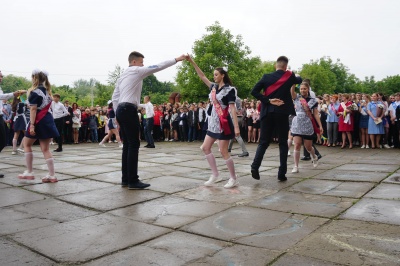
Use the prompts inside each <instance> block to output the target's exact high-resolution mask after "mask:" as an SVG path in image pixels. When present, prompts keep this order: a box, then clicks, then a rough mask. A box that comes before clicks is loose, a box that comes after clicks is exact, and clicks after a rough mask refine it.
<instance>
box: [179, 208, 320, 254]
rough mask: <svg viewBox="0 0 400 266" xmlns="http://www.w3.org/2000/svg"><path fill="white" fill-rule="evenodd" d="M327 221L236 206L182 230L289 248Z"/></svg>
mask: <svg viewBox="0 0 400 266" xmlns="http://www.w3.org/2000/svg"><path fill="white" fill-rule="evenodd" d="M326 221H327V219H322V218H315V217H309V218H308V217H306V216H302V215H291V214H289V213H282V212H276V211H269V210H262V209H258V208H251V207H234V208H231V209H228V210H226V211H223V212H221V213H218V214H215V215H213V216H210V217H208V218H205V219H202V220H200V221H197V222H195V223H192V224H189V225H187V226H184V227H182V230H184V231H186V232H189V233H196V234H200V235H204V236H208V237H214V238H218V239H221V240H225V241H233V242H236V243H240V244H245V245H250V246H257V247H263V248H268V249H271V250H286V249H288V248H289V247H290V246H292V245H294V244H296V243H297V242H298V241H300V240H301V239H302V238H304V237H306V236H307V235H308V234H309V233H310V232H312V231H314V230H315V229H316V228H318V226H320V225H322V224H323V223H325V222H326Z"/></svg>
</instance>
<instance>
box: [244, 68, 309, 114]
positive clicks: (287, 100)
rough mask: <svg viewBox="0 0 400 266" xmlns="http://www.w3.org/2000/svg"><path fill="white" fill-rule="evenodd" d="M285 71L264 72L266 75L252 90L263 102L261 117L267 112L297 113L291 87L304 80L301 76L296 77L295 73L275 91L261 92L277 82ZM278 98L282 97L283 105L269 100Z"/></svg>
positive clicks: (252, 93)
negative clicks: (266, 93)
mask: <svg viewBox="0 0 400 266" xmlns="http://www.w3.org/2000/svg"><path fill="white" fill-rule="evenodd" d="M284 73H285V71H283V70H277V71H275V72H272V73H269V74H264V76H263V77H262V78H261V79H260V80H259V81H258V82H257V84H256V85H255V86H254V88H253V89H252V90H251V95H253V96H254V97H255V98H256V99H258V100H260V101H261V102H262V105H261V114H260V116H261V117H260V119H263V118H264V117H265V116H266V115H267V113H281V114H288V115H291V114H292V115H296V112H295V110H294V105H293V100H292V95H291V93H290V88H291V87H292V85H293V84H299V83H301V82H302V79H301V78H300V77H296V76H295V74H294V73H292V75H291V76H290V78H289V79H288V80H287V81H286V82H285V83H284V84H283V85H282V86H281V87H279V88H278V89H277V90H276V91H275V92H273V93H272V94H270V95H269V96H265V95H264V94H261V90H262V91H265V90H266V89H267V88H268V87H269V86H271V85H272V84H274V83H275V82H277V81H278V80H279V79H280V78H281V77H282V76H283V74H284ZM273 98H278V99H281V100H282V101H283V102H284V104H283V105H281V106H275V105H272V104H270V103H269V102H268V100H269V99H273Z"/></svg>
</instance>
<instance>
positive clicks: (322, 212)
mask: <svg viewBox="0 0 400 266" xmlns="http://www.w3.org/2000/svg"><path fill="white" fill-rule="evenodd" d="M353 201H354V200H353V199H349V198H338V197H331V196H320V195H310V194H302V193H293V192H284V191H281V192H278V193H276V194H273V195H271V196H267V197H265V198H263V199H260V200H256V201H254V202H252V203H251V204H250V206H254V207H260V208H266V209H269V210H276V211H283V212H292V213H299V214H306V215H315V216H321V217H329V218H332V217H335V216H337V215H338V214H340V213H341V212H343V211H344V210H346V209H347V208H349V207H350V206H351V205H352V204H353Z"/></svg>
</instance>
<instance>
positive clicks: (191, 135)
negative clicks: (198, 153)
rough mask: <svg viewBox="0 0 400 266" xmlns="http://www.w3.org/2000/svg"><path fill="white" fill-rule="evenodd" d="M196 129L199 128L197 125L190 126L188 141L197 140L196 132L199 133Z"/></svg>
mask: <svg viewBox="0 0 400 266" xmlns="http://www.w3.org/2000/svg"><path fill="white" fill-rule="evenodd" d="M196 130H197V128H196V127H195V126H189V134H188V141H195V140H196V134H197V131H196Z"/></svg>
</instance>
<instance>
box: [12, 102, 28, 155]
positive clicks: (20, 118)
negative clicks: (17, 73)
mask: <svg viewBox="0 0 400 266" xmlns="http://www.w3.org/2000/svg"><path fill="white" fill-rule="evenodd" d="M11 110H12V112H13V114H14V119H13V122H14V123H13V128H14V138H13V140H12V144H13V151H12V152H11V154H12V155H15V154H17V151H20V148H19V149H18V150H17V142H18V138H19V135H20V133H21V132H22V134H23V135H25V129H26V125H27V120H26V117H25V103H23V102H21V99H20V96H17V97H14V100H13V102H12V104H11ZM22 142H23V141H21V145H22Z"/></svg>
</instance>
